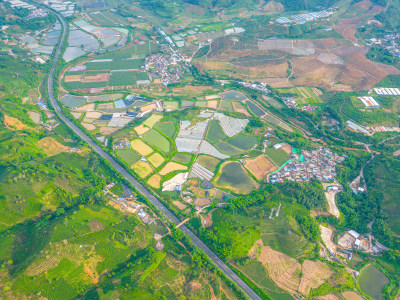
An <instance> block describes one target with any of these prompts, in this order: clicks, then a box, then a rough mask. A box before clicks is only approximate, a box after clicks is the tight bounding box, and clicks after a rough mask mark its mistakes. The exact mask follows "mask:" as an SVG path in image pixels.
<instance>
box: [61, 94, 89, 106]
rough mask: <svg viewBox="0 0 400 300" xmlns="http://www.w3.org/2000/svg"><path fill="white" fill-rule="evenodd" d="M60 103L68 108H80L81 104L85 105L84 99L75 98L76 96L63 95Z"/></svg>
mask: <svg viewBox="0 0 400 300" xmlns="http://www.w3.org/2000/svg"><path fill="white" fill-rule="evenodd" d="M61 102H62V103H63V104H64V105H65V106H68V107H75V106H81V105H82V104H85V103H86V98H83V97H77V96H71V95H65V96H63V97H62V98H61Z"/></svg>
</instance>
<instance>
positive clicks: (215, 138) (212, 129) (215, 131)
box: [206, 120, 227, 144]
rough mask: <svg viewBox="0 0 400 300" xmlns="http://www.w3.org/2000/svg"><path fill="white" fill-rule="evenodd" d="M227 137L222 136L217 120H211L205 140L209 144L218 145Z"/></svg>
mask: <svg viewBox="0 0 400 300" xmlns="http://www.w3.org/2000/svg"><path fill="white" fill-rule="evenodd" d="M226 138H227V136H226V135H225V134H224V132H223V131H222V129H221V126H220V125H219V121H218V120H211V122H210V126H209V128H208V131H207V135H206V139H207V140H208V141H209V142H210V143H211V144H215V143H218V142H219V141H222V140H224V139H226Z"/></svg>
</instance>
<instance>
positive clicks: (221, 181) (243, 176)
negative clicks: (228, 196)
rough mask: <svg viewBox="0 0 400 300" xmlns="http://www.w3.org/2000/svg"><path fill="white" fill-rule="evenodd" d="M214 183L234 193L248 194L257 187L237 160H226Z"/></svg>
mask: <svg viewBox="0 0 400 300" xmlns="http://www.w3.org/2000/svg"><path fill="white" fill-rule="evenodd" d="M215 183H216V184H217V185H218V186H220V187H223V188H226V189H230V190H232V191H234V192H235V193H244V194H248V193H250V192H251V191H252V190H254V189H256V188H257V187H258V185H257V183H255V182H254V181H253V180H252V179H251V178H250V177H249V176H248V175H247V173H246V171H245V170H244V169H243V167H242V166H241V165H240V163H238V162H228V163H226V164H223V165H222V166H221V170H220V176H219V177H218V178H217V179H216V181H215Z"/></svg>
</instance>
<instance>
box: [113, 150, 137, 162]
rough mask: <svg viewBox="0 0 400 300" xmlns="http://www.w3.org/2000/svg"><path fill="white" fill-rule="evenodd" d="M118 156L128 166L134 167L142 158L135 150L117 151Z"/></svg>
mask: <svg viewBox="0 0 400 300" xmlns="http://www.w3.org/2000/svg"><path fill="white" fill-rule="evenodd" d="M117 155H118V156H119V157H121V158H122V160H123V161H125V162H126V163H127V164H128V165H132V164H134V163H135V162H137V161H139V159H140V158H141V156H140V155H139V154H138V153H136V152H135V151H133V150H129V149H121V150H117Z"/></svg>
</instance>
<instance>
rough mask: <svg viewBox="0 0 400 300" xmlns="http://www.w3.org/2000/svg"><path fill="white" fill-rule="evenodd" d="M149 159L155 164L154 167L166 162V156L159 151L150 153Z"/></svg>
mask: <svg viewBox="0 0 400 300" xmlns="http://www.w3.org/2000/svg"><path fill="white" fill-rule="evenodd" d="M147 160H148V161H149V162H150V163H151V164H152V165H153V167H155V168H157V167H159V166H161V164H162V163H163V162H164V157H162V156H161V154H159V153H157V152H156V153H154V154H152V155H150V156H149V157H148V158H147Z"/></svg>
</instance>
